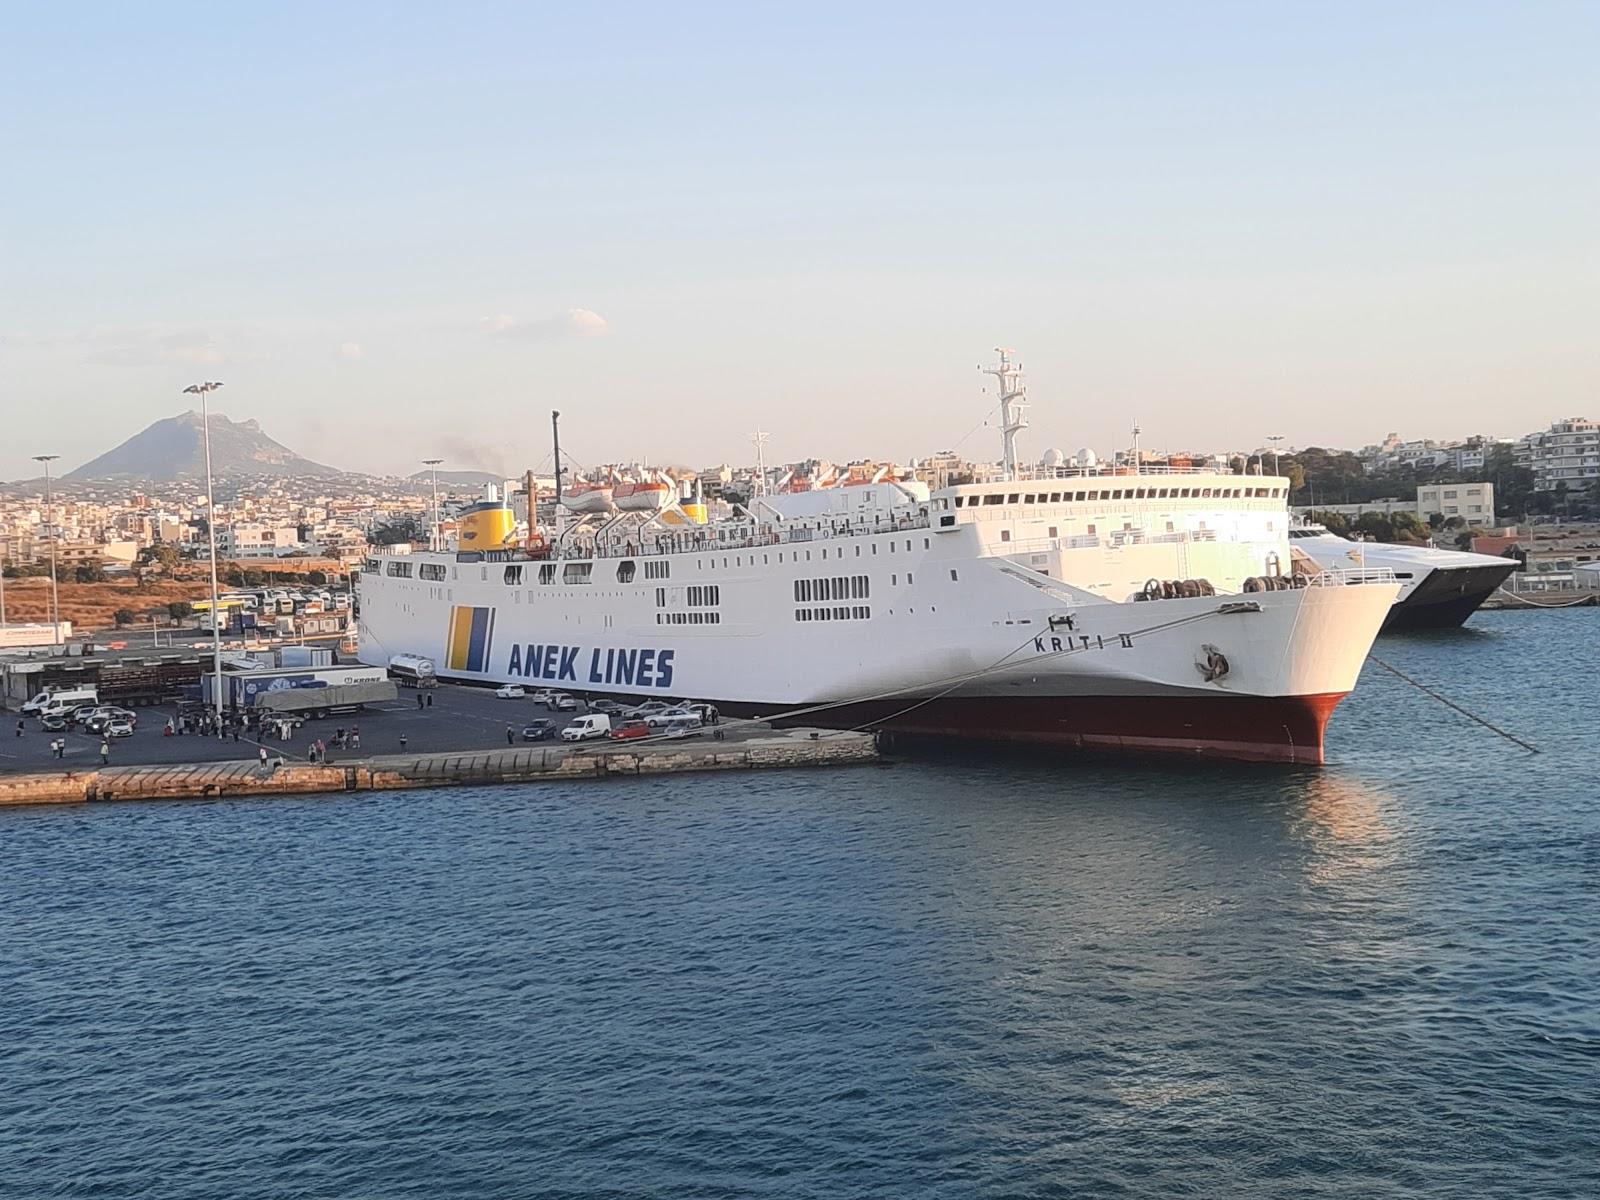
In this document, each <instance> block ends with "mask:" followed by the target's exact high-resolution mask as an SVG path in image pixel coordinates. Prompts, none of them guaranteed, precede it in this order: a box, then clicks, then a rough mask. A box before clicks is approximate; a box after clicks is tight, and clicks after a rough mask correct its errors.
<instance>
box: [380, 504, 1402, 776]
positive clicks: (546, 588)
mask: <svg viewBox="0 0 1600 1200" xmlns="http://www.w3.org/2000/svg"><path fill="white" fill-rule="evenodd" d="M1118 482H1119V483H1120V482H1122V481H1118ZM1011 486H1012V487H1015V486H1016V485H1011ZM1173 491H1174V494H1176V489H1173ZM1249 491H1250V489H1245V493H1246V495H1248V494H1249ZM1154 492H1155V489H1151V493H1152V496H1153V495H1154ZM1109 494H1110V493H1109V491H1108V495H1109ZM1117 494H1118V495H1119V496H1120V494H1121V492H1120V491H1119V492H1118V493H1117ZM1133 494H1134V492H1133V491H1132V489H1128V495H1129V496H1132V495H1133ZM1195 494H1196V495H1197V496H1198V495H1199V489H1195ZM1206 494H1207V496H1209V495H1210V494H1211V493H1210V490H1209V489H1208V490H1207V492H1206ZM1233 494H1234V495H1236V496H1237V495H1238V494H1239V492H1238V490H1237V489H1234V490H1233ZM1261 494H1263V495H1264V494H1265V492H1264V491H1263V492H1262V493H1261ZM1039 495H1040V496H1041V497H1042V496H1044V493H1040V494H1039ZM1140 495H1141V496H1142V495H1143V493H1142V492H1141V493H1140ZM1028 498H1029V499H1032V497H1031V496H1030V497H1028ZM973 503H974V505H975V504H976V503H977V502H976V501H974V502H973ZM1123 507H1128V506H1123ZM1208 507H1209V506H1208ZM1066 511H1067V510H1066V508H1065V507H1064V506H1061V507H1057V506H1052V507H1051V508H1049V509H1045V508H1043V507H1041V508H1040V509H1039V512H1038V514H1037V519H1039V520H1040V521H1062V520H1065V519H1066V518H1064V517H1063V516H1062V515H1060V514H1062V513H1063V512H1066ZM1252 511H1253V512H1254V513H1255V516H1254V517H1252V518H1250V519H1258V520H1262V521H1266V517H1267V515H1270V514H1272V513H1273V512H1274V505H1273V504H1272V503H1270V502H1269V503H1257V504H1254V505H1253V506H1252ZM1276 512H1277V513H1278V514H1279V515H1281V516H1282V524H1281V525H1277V524H1276V521H1266V524H1265V525H1264V526H1263V528H1264V529H1266V530H1267V531H1268V532H1265V533H1262V534H1261V536H1260V537H1259V538H1257V539H1252V538H1242V539H1237V540H1228V541H1224V542H1218V541H1216V540H1215V531H1214V527H1211V528H1208V527H1207V523H1206V522H1205V521H1204V520H1202V521H1201V522H1200V535H1197V536H1195V537H1192V538H1191V537H1187V536H1185V537H1178V536H1177V535H1168V537H1169V538H1170V539H1171V540H1169V541H1165V542H1156V543H1151V544H1136V543H1134V542H1132V541H1129V542H1128V543H1127V544H1120V543H1118V544H1112V543H1108V542H1106V541H1103V540H1102V539H1100V538H1099V537H1098V535H1097V536H1096V537H1094V538H1092V539H1090V538H1086V537H1084V536H1082V535H1079V536H1077V537H1068V536H1061V537H1057V538H1054V539H1053V540H1052V542H1051V545H1050V546H1049V547H1048V548H1047V549H1045V550H1043V551H1042V552H1034V551H1033V550H1032V548H1031V544H1029V550H1028V552H1027V553H1015V552H1013V551H1015V550H1017V549H1018V548H1019V547H1022V546H1024V543H1023V541H1022V539H1020V538H1019V539H1018V540H1017V541H1015V542H1012V541H1010V540H1009V539H1010V537H1011V529H1012V528H1015V529H1017V530H1019V531H1026V528H1027V526H1028V521H1029V520H1031V519H1034V517H1035V515H1036V514H1035V513H1033V512H1032V511H1031V510H1029V511H1026V512H1023V511H1020V510H1019V511H1018V512H1017V516H1016V522H1015V525H1014V526H1008V528H1007V530H1006V532H1005V534H1004V538H1005V539H1006V540H1005V541H1004V542H999V541H997V539H1000V538H1001V536H1002V535H1001V533H1000V531H999V529H998V527H997V526H990V525H988V524H986V521H973V522H968V521H965V520H961V521H955V520H951V521H949V522H948V523H946V524H943V525H941V524H940V521H941V519H942V518H940V516H939V509H938V501H937V500H936V501H935V502H934V512H933V518H934V519H933V520H932V521H930V522H929V523H928V524H925V525H914V526H913V527H911V528H903V527H902V528H894V527H892V526H891V528H890V529H879V528H873V527H871V526H870V525H868V526H862V525H861V524H859V523H858V524H857V526H856V527H855V528H854V529H852V530H847V531H845V533H844V534H843V535H840V536H829V534H838V533H839V532H840V531H839V528H838V526H837V524H835V525H834V526H833V527H831V528H825V526H824V523H821V522H819V523H817V527H816V530H815V533H816V535H817V538H816V540H814V541H813V540H810V539H809V537H808V538H807V540H803V541H802V540H788V539H790V538H793V537H794V536H795V534H794V531H792V530H784V531H782V534H781V536H780V535H777V534H775V535H772V536H773V540H765V538H762V537H758V538H755V539H746V540H745V541H743V542H739V543H735V544H731V545H730V544H726V543H715V542H713V543H711V544H704V543H702V544H701V545H698V546H693V547H686V546H680V547H678V548H677V551H678V552H673V553H664V554H659V555H647V556H642V557H640V558H638V559H634V558H627V557H624V556H615V557H601V558H596V559H594V560H593V561H590V562H587V563H584V562H576V561H574V560H572V559H566V560H558V561H557V562H554V563H549V564H543V563H539V562H537V561H525V562H524V561H509V560H496V561H484V562H479V561H458V560H457V559H456V558H455V556H449V555H410V556H403V557H402V558H394V559H385V560H375V561H373V562H371V563H369V570H368V572H366V573H364V574H363V576H362V579H361V584H360V591H361V610H360V621H361V657H362V660H363V661H365V662H372V663H386V662H387V661H388V660H389V658H390V656H392V655H394V654H399V653H408V654H419V655H424V656H426V657H428V658H430V659H432V660H433V661H434V662H435V663H437V664H438V669H439V673H440V674H441V675H443V676H446V677H454V678H458V679H465V680H472V681H477V682H483V683H501V682H525V683H540V684H549V685H554V686H556V687H560V688H563V689H566V690H570V691H574V692H580V693H585V694H589V695H592V696H600V695H612V696H643V695H655V696H670V697H685V698H693V699H699V700H709V701H712V702H714V703H717V704H718V705H720V706H721V707H723V708H724V709H725V710H727V711H730V712H734V713H747V714H750V715H760V716H764V717H767V718H769V719H770V718H779V717H781V718H784V719H788V720H792V721H795V722H797V723H806V724H819V725H843V726H849V727H858V726H867V727H870V728H875V729H881V730H884V731H886V732H888V733H891V734H894V735H927V736H936V737H940V738H962V739H972V740H982V741H997V742H1013V743H1034V744H1041V745H1060V746H1083V747H1103V748H1114V749H1123V750H1139V751H1162V752H1175V753H1186V754H1197V755H1212V756H1220V757H1228V758H1242V759H1255V760H1268V761H1278V762H1293V763H1319V762H1321V761H1322V760H1323V730H1324V727H1325V725H1326V722H1327V719H1328V715H1329V713H1331V711H1332V709H1333V707H1334V705H1335V704H1337V703H1338V701H1339V699H1340V698H1341V697H1342V696H1344V695H1345V694H1346V693H1347V692H1349V691H1350V690H1351V688H1352V687H1354V685H1355V681H1356V677H1357V675H1358V674H1359V672H1360V669H1361V665H1362V662H1363V660H1364V658H1365V656H1366V653H1367V650H1368V649H1369V647H1370V646H1371V643H1372V640H1373V638H1374V637H1375V636H1376V634H1377V631H1378V629H1379V627H1380V625H1381V624H1382V623H1383V620H1384V617H1385V615H1386V614H1387V612H1388V610H1389V607H1390V605H1391V604H1392V602H1393V601H1394V599H1395V596H1396V594H1397V591H1398V588H1397V586H1396V585H1394V584H1393V583H1386V584H1366V585H1363V586H1343V585H1342V581H1337V582H1336V581H1332V580H1327V581H1324V582H1323V584H1322V585H1318V586H1310V587H1302V588H1297V589H1291V590H1282V591H1261V592H1252V593H1250V594H1245V595H1237V594H1236V595H1212V596H1193V597H1191V598H1187V599H1170V600H1156V601H1152V602H1148V603H1128V602H1126V596H1127V594H1128V591H1129V588H1128V587H1127V584H1126V580H1129V579H1131V580H1134V581H1136V582H1135V583H1134V585H1133V587H1134V589H1136V588H1137V586H1138V583H1137V581H1140V580H1143V579H1145V578H1148V577H1151V576H1164V577H1166V578H1174V577H1176V578H1188V577H1194V576H1199V575H1201V574H1204V575H1206V576H1207V577H1208V578H1210V579H1211V580H1212V581H1213V582H1215V583H1218V584H1219V586H1224V587H1226V588H1227V589H1228V590H1233V589H1235V588H1237V587H1238V586H1239V585H1240V584H1242V580H1243V578H1244V576H1245V575H1247V574H1252V573H1254V572H1257V571H1260V570H1261V569H1262V568H1261V564H1262V563H1263V561H1265V560H1266V559H1267V557H1268V556H1269V555H1271V556H1273V558H1274V561H1276V556H1277V554H1278V552H1279V550H1281V552H1282V561H1283V562H1287V560H1288V550H1287V541H1286V539H1285V537H1284V530H1286V528H1287V519H1286V514H1282V508H1281V500H1280V501H1278V502H1277V505H1276ZM1001 515H1002V514H1001V513H999V512H994V513H990V512H989V511H988V510H985V512H984V513H983V514H982V516H983V517H984V518H985V519H987V518H990V517H991V516H993V517H999V516H1001ZM1246 523H1247V524H1248V521H1247V522H1246ZM1273 526H1276V528H1275V530H1274V528H1273ZM1171 527H1172V526H1171V525H1170V524H1169V525H1168V528H1169V529H1170V528H1171ZM1052 528H1053V527H1052ZM1090 528H1094V526H1092V525H1091V526H1090ZM696 536H699V537H701V538H704V537H705V536H706V535H705V534H703V533H702V534H699V535H696ZM712 536H713V537H714V536H715V535H714V534H713V535H712ZM1090 541H1092V542H1093V544H1092V545H1090V544H1087V543H1088V542H1090ZM668 549H673V547H668ZM1035 560H1043V561H1042V563H1036V562H1035ZM425 566H426V567H427V570H426V572H424V571H423V570H422V568H423V567H425ZM1163 567H1165V568H1167V569H1166V570H1165V571H1163V570H1162V568H1163ZM1196 567H1200V568H1202V569H1196ZM543 568H548V570H546V571H544V574H545V575H548V576H549V580H548V582H540V578H541V570H542V569H543ZM1113 570H1116V571H1120V572H1121V575H1122V576H1123V578H1122V579H1118V580H1116V581H1113V582H1110V583H1107V584H1104V585H1096V587H1098V588H1099V590H1098V591H1097V590H1096V587H1084V586H1080V584H1081V583H1082V582H1083V581H1085V580H1088V579H1096V578H1101V577H1106V576H1108V575H1109V573H1111V572H1112V571H1113ZM398 572H406V573H398ZM424 575H427V576H432V578H431V579H429V578H425V577H424ZM1229 575H1232V576H1234V578H1233V579H1231V580H1230V579H1228V578H1226V577H1227V576H1229ZM578 576H582V577H583V581H581V582H580V581H579V580H578ZM1074 580H1076V581H1078V582H1077V583H1073V582H1071V581H1074ZM824 581H826V582H824ZM823 597H826V599H824V598H823ZM1219 663H1220V664H1221V665H1222V667H1223V670H1222V671H1221V673H1220V674H1219V673H1218V672H1217V671H1216V668H1217V666H1218V664H1219ZM1208 670H1209V671H1210V672H1211V673H1212V674H1213V675H1215V676H1216V677H1215V678H1211V679H1208V678H1207V674H1206V673H1207V671H1208Z"/></svg>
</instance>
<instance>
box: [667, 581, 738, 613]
mask: <svg viewBox="0 0 1600 1200" xmlns="http://www.w3.org/2000/svg"><path fill="white" fill-rule="evenodd" d="M673 591H674V592H675V593H682V592H687V593H688V596H687V599H688V602H689V607H691V608H714V607H716V606H717V605H718V604H721V603H722V589H721V588H720V587H718V586H717V585H716V584H714V583H707V584H690V585H689V586H688V587H687V588H674V589H673ZM667 599H668V597H667V589H666V588H657V589H656V607H657V608H665V607H666V606H667ZM672 599H674V600H681V599H682V597H681V596H679V595H674V596H673V597H672Z"/></svg>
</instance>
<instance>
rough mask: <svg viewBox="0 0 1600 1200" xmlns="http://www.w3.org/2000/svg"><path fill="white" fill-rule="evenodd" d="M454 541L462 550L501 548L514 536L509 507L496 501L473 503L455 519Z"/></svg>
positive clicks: (514, 520) (513, 525) (513, 523)
mask: <svg viewBox="0 0 1600 1200" xmlns="http://www.w3.org/2000/svg"><path fill="white" fill-rule="evenodd" d="M456 524H457V528H458V529H459V531H460V532H459V533H457V534H456V542H457V544H458V545H459V546H460V547H461V549H463V550H501V549H504V548H505V547H506V546H508V545H510V544H511V542H512V541H513V540H514V539H515V537H516V531H517V521H516V518H515V517H513V516H512V515H511V509H510V508H508V507H507V506H506V505H504V504H500V503H497V502H494V503H485V504H474V505H473V506H472V507H471V508H469V509H467V510H465V511H464V512H462V514H461V516H460V517H459V518H458V520H457V523H456Z"/></svg>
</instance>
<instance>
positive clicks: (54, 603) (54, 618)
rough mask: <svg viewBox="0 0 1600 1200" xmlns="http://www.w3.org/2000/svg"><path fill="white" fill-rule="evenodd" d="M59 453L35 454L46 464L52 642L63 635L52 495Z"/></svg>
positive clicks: (45, 483) (45, 494)
mask: <svg viewBox="0 0 1600 1200" xmlns="http://www.w3.org/2000/svg"><path fill="white" fill-rule="evenodd" d="M60 457H61V455H59V454H35V455H34V456H33V461H34V462H41V463H43V464H44V527H45V530H46V532H47V535H48V536H49V538H50V639H51V640H50V644H51V645H52V646H53V645H55V641H56V639H57V638H59V637H60V636H61V602H60V598H59V597H58V595H57V593H56V508H55V501H54V499H53V498H52V497H51V495H50V464H51V463H53V462H55V460H56V459H58V458H60Z"/></svg>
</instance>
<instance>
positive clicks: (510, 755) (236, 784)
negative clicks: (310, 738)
mask: <svg viewBox="0 0 1600 1200" xmlns="http://www.w3.org/2000/svg"><path fill="white" fill-rule="evenodd" d="M879 760H880V755H879V752H878V745H877V739H876V738H875V737H874V736H873V735H872V734H870V733H851V732H843V731H837V730H789V731H785V732H782V733H773V734H768V735H765V736H760V737H750V738H742V739H739V740H730V741H726V742H715V741H712V742H696V743H694V744H692V745H686V744H684V743H681V742H674V743H665V742H663V743H661V744H657V745H644V746H635V747H628V748H626V749H623V748H616V749H613V748H610V747H607V748H606V749H604V750H599V751H586V750H565V749H560V748H555V747H550V748H539V747H532V746H528V747H514V748H508V749H504V750H476V751H454V752H444V753H436V754H405V755H381V756H374V757H371V758H363V759H360V760H352V761H350V762H335V763H330V764H327V765H325V766H323V765H313V764H308V763H289V762H285V763H283V764H282V765H280V766H276V767H272V768H268V769H267V770H265V771H263V770H262V768H261V767H260V765H259V764H258V763H256V762H254V761H239V762H220V763H192V764H187V763H186V764H171V763H168V764H158V765H150V766H128V767H102V768H99V769H95V770H88V771H40V772H31V773H19V774H14V775H0V807H8V806H20V805H35V804H39V805H45V804H85V803H99V802H109V801H116V800H203V799H224V798H227V799H233V798H245V797H262V796H309V795H319V794H333V793H348V792H373V791H399V790H403V789H408V788H422V787H451V786H470V785H485V784H496V783H533V782H538V781H542V780H551V781H559V780H580V779H609V778H615V777H619V776H636V775H665V774H674V773H680V772H693V771H737V770H761V769H769V770H770V769H781V768H786V767H834V766H853V765H864V764H867V763H876V762H878V761H879Z"/></svg>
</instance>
